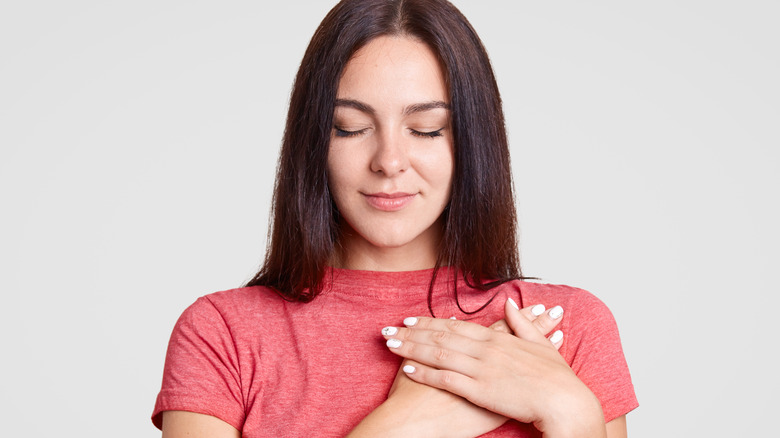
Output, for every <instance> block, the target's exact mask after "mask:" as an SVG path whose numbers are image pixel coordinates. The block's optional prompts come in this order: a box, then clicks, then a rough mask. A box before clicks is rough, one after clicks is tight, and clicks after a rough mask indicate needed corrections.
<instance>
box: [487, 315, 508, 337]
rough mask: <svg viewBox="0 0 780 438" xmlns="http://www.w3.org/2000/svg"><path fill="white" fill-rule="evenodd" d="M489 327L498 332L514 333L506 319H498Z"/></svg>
mask: <svg viewBox="0 0 780 438" xmlns="http://www.w3.org/2000/svg"><path fill="white" fill-rule="evenodd" d="M488 328H489V329H493V330H495V331H497V332H501V333H507V334H510V335H513V334H514V333H513V332H512V329H511V328H509V324H507V323H506V320H505V319H499V320H498V321H496V322H494V323H493V324H490V325H489V326H488Z"/></svg>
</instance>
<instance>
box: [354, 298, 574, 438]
mask: <svg viewBox="0 0 780 438" xmlns="http://www.w3.org/2000/svg"><path fill="white" fill-rule="evenodd" d="M520 312H521V314H522V315H523V316H525V317H526V318H527V319H528V320H529V321H532V322H533V323H534V325H535V326H536V327H537V328H538V329H539V331H540V333H541V334H542V335H549V334H550V332H551V331H552V330H553V328H555V326H557V325H558V323H560V321H561V320H560V318H557V319H554V318H551V317H550V316H549V311H545V309H544V306H541V305H536V306H529V307H526V308H523V309H521V311H520ZM490 328H492V329H494V330H497V331H502V332H506V333H510V334H511V333H512V331H511V330H510V328H509V325H508V324H507V323H506V321H505V320H503V319H502V320H500V321H497V322H495V323H494V324H492V325H491V326H490ZM383 334H384V335H385V336H386V337H389V336H391V335H392V334H388V333H387V332H383ZM558 338H559V339H557V340H556V342H555V343H554V344H553V345H555V347H556V348H560V346H561V343H562V337H560V336H558ZM405 365H406V361H404V362H403V363H402V364H401V367H400V368H399V370H398V373H397V374H396V377H395V381H394V382H393V386H392V388H391V389H390V392H389V394H388V398H387V400H386V401H385V402H384V403H383V404H382V405H380V406H379V407H378V408H377V409H375V410H374V411H373V412H372V413H371V414H369V415H368V416H367V417H366V418H365V419H363V421H362V422H361V423H360V424H359V425H358V426H357V427H356V428H355V429H354V430H353V431H352V433H350V435H349V436H350V437H358V436H381V437H392V436H405V437H409V436H425V437H435V436H442V437H475V436H479V435H482V434H484V433H487V432H489V431H491V430H493V429H496V428H497V427H499V426H501V425H502V424H504V423H505V422H506V421H507V419H506V417H504V416H501V415H499V414H496V413H494V412H491V411H489V410H487V409H484V408H482V407H479V406H476V405H474V404H473V403H471V402H469V401H468V400H466V399H464V398H462V397H460V396H457V395H455V394H452V393H450V392H447V391H444V390H441V389H438V388H434V387H431V386H428V385H424V384H421V383H418V382H415V381H413V380H412V379H410V378H409V377H408V376H407V375H406V374H405V373H404V372H403V367H404V366H405Z"/></svg>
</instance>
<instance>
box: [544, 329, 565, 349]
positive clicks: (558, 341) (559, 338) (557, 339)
mask: <svg viewBox="0 0 780 438" xmlns="http://www.w3.org/2000/svg"><path fill="white" fill-rule="evenodd" d="M548 339H549V340H550V342H551V343H552V344H553V346H554V347H555V349H556V350H560V349H561V345H563V332H562V331H560V330H556V331H555V333H553V334H552V335H550V337H549V338H548Z"/></svg>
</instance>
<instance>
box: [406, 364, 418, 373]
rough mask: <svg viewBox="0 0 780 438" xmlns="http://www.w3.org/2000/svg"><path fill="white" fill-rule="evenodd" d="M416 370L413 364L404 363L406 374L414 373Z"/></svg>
mask: <svg viewBox="0 0 780 438" xmlns="http://www.w3.org/2000/svg"><path fill="white" fill-rule="evenodd" d="M415 370H416V368H415V367H413V366H411V365H404V372H405V373H406V374H412V373H413V372H414V371H415Z"/></svg>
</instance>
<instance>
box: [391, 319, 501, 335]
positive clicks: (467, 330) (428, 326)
mask: <svg viewBox="0 0 780 438" xmlns="http://www.w3.org/2000/svg"><path fill="white" fill-rule="evenodd" d="M404 325H405V326H406V327H408V328H410V329H414V330H419V329H425V330H433V331H443V332H452V333H457V334H459V335H461V336H465V337H468V338H471V339H474V340H477V341H485V340H488V339H490V337H491V335H492V334H493V333H494V331H493V330H491V329H489V328H487V327H483V326H481V325H479V324H474V323H473V322H468V321H461V320H459V319H439V318H426V317H409V318H406V319H404Z"/></svg>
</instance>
